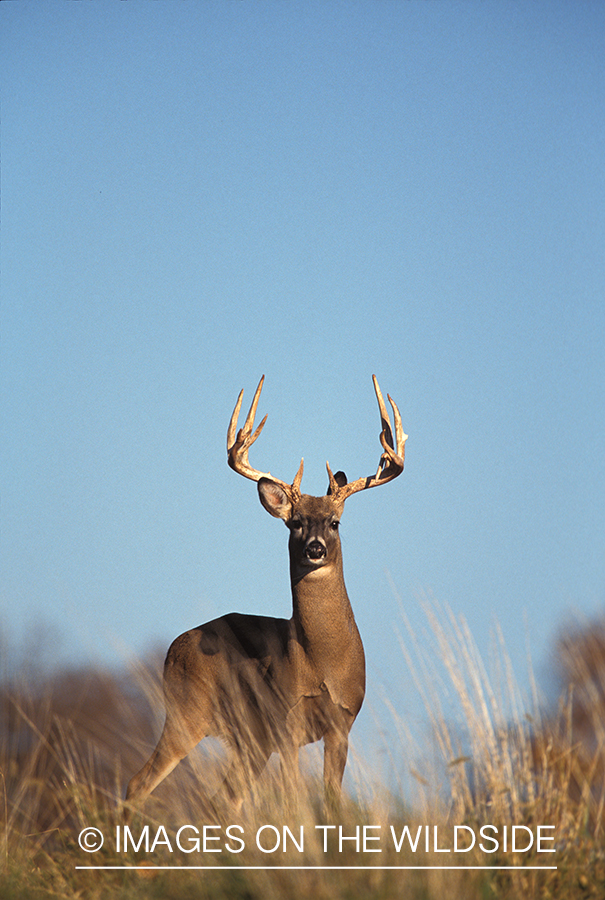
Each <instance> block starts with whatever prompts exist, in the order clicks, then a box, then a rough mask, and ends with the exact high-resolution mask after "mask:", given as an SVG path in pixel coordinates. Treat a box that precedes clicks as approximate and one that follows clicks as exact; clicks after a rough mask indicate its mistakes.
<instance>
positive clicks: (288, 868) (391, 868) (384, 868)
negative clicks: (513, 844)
mask: <svg viewBox="0 0 605 900" xmlns="http://www.w3.org/2000/svg"><path fill="white" fill-rule="evenodd" d="M557 868H558V867H557V866H76V869H81V870H83V869H86V870H91V869H97V870H99V869H102V870H110V869H129V870H131V871H133V872H136V871H139V870H140V869H151V870H156V869H157V870H158V871H159V870H160V869H197V870H198V871H199V870H203V871H208V870H210V869H216V871H222V872H227V871H233V870H234V869H237V870H239V871H243V870H248V869H262V870H263V871H278V872H279V871H292V870H296V871H297V872H300V871H311V870H313V871H317V870H321V871H325V870H331V871H334V870H336V871H342V870H345V869H346V870H351V869H355V870H361V869H363V870H367V869H376V870H380V871H383V872H384V871H389V872H392V871H403V870H410V869H421V870H424V871H427V870H438V869H444V870H452V869H456V870H458V871H460V870H463V869H469V870H472V869H475V870H476V869H482V870H486V869H492V870H495V869H525V870H529V869H544V870H545V871H546V870H552V869H557Z"/></svg>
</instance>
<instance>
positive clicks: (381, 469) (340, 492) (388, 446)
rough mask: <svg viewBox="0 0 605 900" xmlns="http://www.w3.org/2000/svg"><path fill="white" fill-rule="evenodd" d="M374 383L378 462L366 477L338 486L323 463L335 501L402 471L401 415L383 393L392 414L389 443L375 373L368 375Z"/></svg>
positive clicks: (395, 476) (385, 419) (386, 423)
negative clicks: (379, 446)
mask: <svg viewBox="0 0 605 900" xmlns="http://www.w3.org/2000/svg"><path fill="white" fill-rule="evenodd" d="M372 381H373V382H374V390H375V391H376V398H377V400H378V408H379V409H380V419H381V421H382V431H381V432H380V443H381V444H382V447H383V450H384V453H382V454H381V456H380V459H379V461H378V469H377V470H376V474H375V475H368V477H367V478H358V479H357V481H351V482H350V483H349V484H344V485H339V484H338V481H337V480H336V478H335V476H334V475H333V474H332V470H331V469H330V464H329V463H326V467H327V469H328V476H329V478H330V490H329V493H330V494H331V495H333V496H334V499H335V500H336V502H337V503H344V501H345V500H346V499H347V497H350V496H351V494H356V493H357V491H365V490H366V488H371V487H376V486H377V485H379V484H386V483H387V481H392V480H393V478H397V476H398V475H401V473H402V472H403V460H404V457H405V442H406V441H407V439H408V436H407V434H404V433H403V426H402V424H401V415H400V414H399V410H398V409H397V404H396V403H395V401H394V400H393V399H392V398H391V397H390V395H389V394H387V397H388V398H389V403H390V404H391V406H392V407H393V416H394V419H395V439H396V445H394V444H393V432H392V431H391V423H390V420H389V414H388V412H387V408H386V404H385V402H384V400H383V398H382V393H381V391H380V387H379V386H378V381H377V380H376V376H375V375H372Z"/></svg>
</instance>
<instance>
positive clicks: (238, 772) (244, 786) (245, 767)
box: [215, 747, 271, 810]
mask: <svg viewBox="0 0 605 900" xmlns="http://www.w3.org/2000/svg"><path fill="white" fill-rule="evenodd" d="M270 755H271V751H270V750H269V749H266V748H263V749H261V748H260V747H255V749H254V752H253V753H252V752H245V751H244V752H241V751H240V750H234V752H233V754H232V756H231V761H230V763H229V767H228V769H227V773H226V775H225V778H224V779H223V783H222V784H221V786H220V788H219V789H218V791H217V793H216V794H215V797H222V798H224V799H225V800H226V801H227V802H228V803H230V804H232V805H234V806H235V808H236V810H239V809H240V808H241V806H242V803H243V802H244V795H245V794H246V793H247V792H248V791H249V789H250V787H251V785H252V784H253V783H254V782H255V781H256V779H257V778H259V776H260V775H261V774H262V772H263V771H264V769H265V766H266V765H267V760H268V759H269V756H270Z"/></svg>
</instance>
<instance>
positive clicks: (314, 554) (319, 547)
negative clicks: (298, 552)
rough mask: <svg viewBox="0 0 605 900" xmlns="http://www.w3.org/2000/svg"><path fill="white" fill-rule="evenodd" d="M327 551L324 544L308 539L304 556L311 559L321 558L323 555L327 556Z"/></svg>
mask: <svg viewBox="0 0 605 900" xmlns="http://www.w3.org/2000/svg"><path fill="white" fill-rule="evenodd" d="M327 553H328V551H327V550H326V545H325V544H323V543H322V542H321V541H318V540H313V541H309V543H308V544H307V546H306V547H305V549H304V555H305V556H306V558H307V559H312V560H317V559H323V558H324V557H325V556H327Z"/></svg>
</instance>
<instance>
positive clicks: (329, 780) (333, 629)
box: [126, 376, 407, 803]
mask: <svg viewBox="0 0 605 900" xmlns="http://www.w3.org/2000/svg"><path fill="white" fill-rule="evenodd" d="M373 379H374V388H375V390H376V397H377V398H378V406H379V409H380V417H381V420H382V431H381V433H380V443H381V444H382V447H383V453H382V455H381V457H380V461H379V464H378V469H377V471H376V474H375V475H370V476H368V477H367V478H359V479H358V480H357V481H352V482H350V483H349V484H347V479H346V476H345V474H344V472H337V473H336V475H333V474H332V471H331V469H330V466H329V464H327V469H328V476H329V479H330V482H329V487H328V493H327V494H326V496H325V497H311V496H309V495H307V494H301V492H300V482H301V479H302V473H303V461H302V460H301V463H300V467H299V469H298V472H297V473H296V477H295V478H294V481H293V483H292V484H291V485H290V484H286V483H285V482H283V481H280V479H279V478H274V477H273V476H272V475H271V474H269V473H263V472H259V471H257V470H256V469H253V468H252V466H251V465H250V463H249V461H248V451H249V449H250V447H251V446H252V444H253V443H254V441H255V440H256V439H257V438H258V436H259V434H260V433H261V431H262V428H263V426H264V424H265V422H266V419H267V417H266V416H265V418H264V419H263V420H262V422H261V423H260V425H259V426H258V428H257V429H256V431H254V432H253V428H254V417H255V415H256V408H257V406H258V401H259V397H260V392H261V388H262V385H263V380H264V376H263V378H261V380H260V383H259V385H258V388H257V389H256V393H255V395H254V399H253V401H252V405H251V407H250V411H249V413H248V416H247V418H246V421H245V423H244V426H243V428H241V429H240V431H239V432H237V420H238V416H239V412H240V408H241V405H242V398H243V393H244V392H243V391H241V393H240V395H239V398H238V401H237V404H236V407H235V410H234V412H233V416H232V417H231V422H230V423H229V430H228V433H227V450H228V462H229V465H230V466H231V468H232V469H234V470H235V471H236V472H239V474H240V475H244V476H245V477H246V478H250V479H251V480H252V481H256V482H258V492H259V496H260V501H261V503H262V505H263V506H264V507H265V509H266V510H267V512H269V513H270V514H271V515H272V516H276V517H277V518H279V519H283V521H284V522H285V523H286V526H287V527H288V529H289V531H290V540H289V543H288V550H289V554H290V580H291V584H292V618H291V619H274V618H269V617H267V616H253V615H242V614H240V613H229V614H228V615H226V616H221V617H220V618H218V619H214V620H213V621H212V622H207V623H206V624H205V625H200V627H199V628H194V629H192V630H191V631H187V632H185V634H182V635H181V636H180V637H178V638H177V639H176V640H175V641H174V642H173V644H172V646H171V647H170V649H169V650H168V655H167V657H166V663H165V667H164V693H165V698H166V723H165V725H164V730H163V732H162V736H161V738H160V740H159V743H158V745H157V747H156V749H155V750H154V752H153V753H152V755H151V758H150V759H149V761H148V762H147V763H146V764H145V765H144V766H143V768H142V769H141V771H140V772H138V774H136V775H135V776H134V778H133V779H132V780H131V782H130V784H129V785H128V791H127V795H126V800H127V802H129V803H137V802H140V801H142V800H144V798H145V797H147V796H148V795H149V794H150V793H151V791H153V790H154V788H155V787H156V786H157V785H158V784H159V783H160V782H161V781H162V780H163V779H164V778H165V777H166V775H168V773H169V772H171V771H172V769H174V767H175V766H176V765H177V763H178V762H179V761H180V760H181V759H183V758H184V757H185V756H187V754H188V753H189V752H190V751H191V750H192V749H193V747H195V745H196V744H197V743H199V741H201V740H202V738H204V737H206V736H208V735H214V736H216V737H220V738H224V739H226V741H227V743H228V745H229V746H230V749H231V751H232V753H231V762H230V766H229V768H228V770H227V774H226V777H225V780H224V782H223V791H224V793H225V796H226V797H227V798H229V799H230V800H232V801H236V802H241V798H242V794H243V792H244V788H245V785H246V784H249V783H250V779H251V778H255V777H256V776H258V775H259V774H260V772H261V771H262V770H263V768H264V767H265V764H266V762H267V760H268V758H269V756H270V755H271V753H272V752H273V751H278V752H279V754H280V756H281V761H282V767H283V771H284V772H285V773H289V774H290V775H291V777H292V778H293V780H294V784H295V783H296V778H297V774H298V748H299V747H300V746H302V745H303V744H308V743H313V742H314V741H318V740H319V739H320V738H323V739H324V783H325V787H326V792H327V794H328V795H329V796H332V797H333V798H334V799H335V800H337V799H338V797H339V795H340V788H341V783H342V778H343V774H344V769H345V764H346V760H347V750H348V739H349V731H350V730H351V726H352V725H353V722H354V721H355V717H356V716H357V713H358V712H359V710H360V708H361V704H362V703H363V698H364V693H365V658H364V652H363V644H362V643H361V637H360V636H359V631H358V630H357V625H356V623H355V618H354V616H353V610H352V609H351V604H350V602H349V598H348V596H347V591H346V588H345V583H344V577H343V570H342V552H341V546H340V538H339V535H338V525H339V522H340V517H341V515H342V512H343V508H344V502H345V500H346V499H347V497H349V496H350V495H351V494H355V493H357V491H363V490H365V489H366V488H371V487H375V486H377V485H380V484H386V483H387V482H388V481H391V480H392V479H393V478H396V477H397V476H398V475H400V474H401V472H402V471H403V458H404V451H405V441H406V438H407V435H405V434H404V433H403V428H402V426H401V416H400V415H399V410H398V409H397V406H396V404H395V403H394V402H393V400H392V399H391V398H390V397H389V401H390V404H391V406H392V408H393V413H394V419H395V443H394V442H393V434H392V431H391V426H390V422H389V415H388V413H387V410H386V405H385V403H384V400H383V398H382V394H381V393H380V388H379V386H378V382H377V381H376V378H375V376H373ZM387 396H388V395H387ZM236 432H237V433H236Z"/></svg>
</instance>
